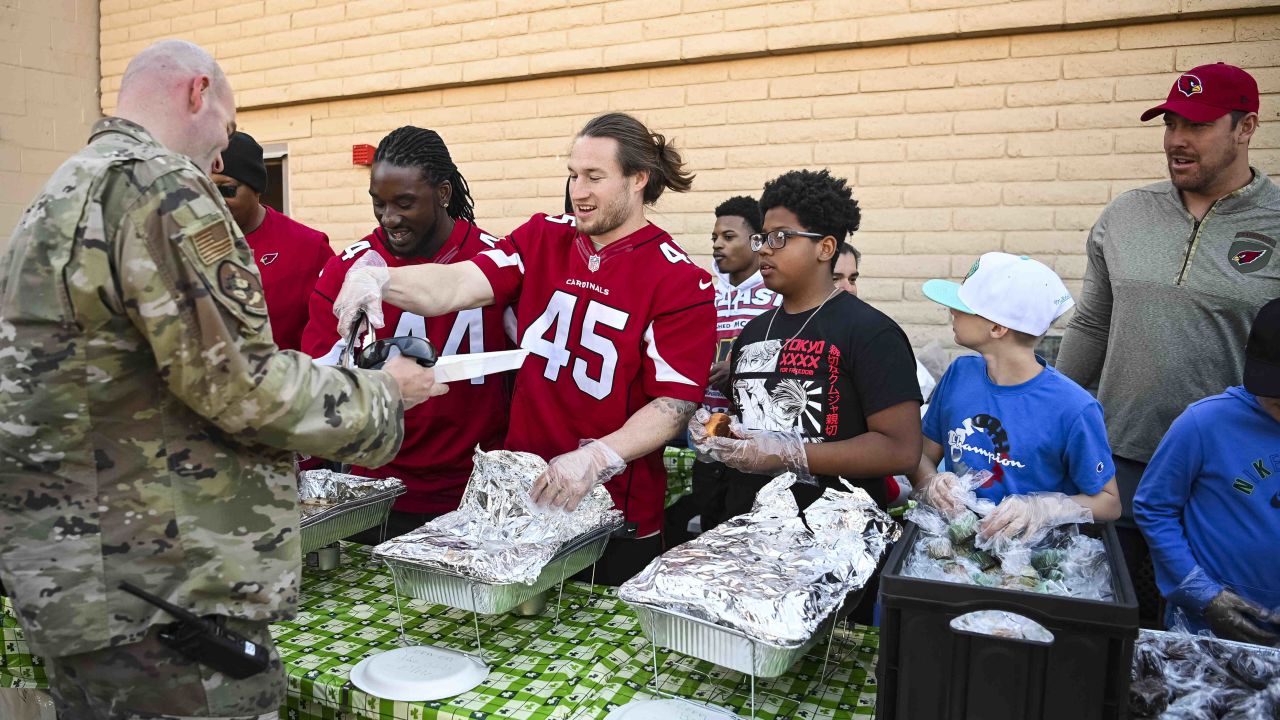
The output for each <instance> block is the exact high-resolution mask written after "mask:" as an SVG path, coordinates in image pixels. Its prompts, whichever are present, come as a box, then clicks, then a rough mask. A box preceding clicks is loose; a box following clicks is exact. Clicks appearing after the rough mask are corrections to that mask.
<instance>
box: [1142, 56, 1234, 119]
mask: <svg viewBox="0 0 1280 720" xmlns="http://www.w3.org/2000/svg"><path fill="white" fill-rule="evenodd" d="M1232 110H1243V111H1245V112H1254V113H1256V112H1258V81H1256V80H1254V79H1253V76H1252V75H1250V74H1249V73H1247V72H1245V71H1244V70H1241V69H1240V68H1238V67H1236V66H1234V65H1228V64H1226V63H1214V64H1212V65H1201V66H1199V67H1194V68H1191V69H1190V70H1188V71H1186V72H1184V73H1182V75H1180V76H1179V77H1178V79H1177V81H1176V82H1174V83H1173V87H1172V88H1170V89H1169V97H1168V99H1166V100H1165V101H1164V104H1163V105H1157V106H1156V107H1153V108H1151V109H1150V110H1148V111H1146V112H1144V113H1142V121H1143V122H1146V121H1148V120H1150V119H1151V118H1153V117H1155V116H1157V115H1163V114H1165V113H1166V112H1172V113H1177V114H1179V115H1181V116H1182V117H1184V118H1186V119H1188V120H1190V121H1191V122H1213V121H1214V120H1217V119H1218V118H1220V117H1222V116H1223V115H1226V114H1227V113H1229V112H1231V111H1232Z"/></svg>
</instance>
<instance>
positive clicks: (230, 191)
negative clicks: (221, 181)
mask: <svg viewBox="0 0 1280 720" xmlns="http://www.w3.org/2000/svg"><path fill="white" fill-rule="evenodd" d="M239 190H240V186H239V185H236V184H234V183H232V184H228V185H219V186H218V192H219V193H220V194H221V195H222V197H224V198H226V199H228V200H230V199H232V198H234V197H235V196H236V193H237V192H238V191H239Z"/></svg>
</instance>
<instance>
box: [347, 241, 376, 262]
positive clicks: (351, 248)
mask: <svg viewBox="0 0 1280 720" xmlns="http://www.w3.org/2000/svg"><path fill="white" fill-rule="evenodd" d="M372 247H373V244H372V243H370V242H369V241H368V240H359V241H356V242H353V243H351V244H350V245H348V246H347V249H346V250H343V251H342V259H343V260H351V259H352V258H354V257H355V256H357V255H359V254H360V253H362V252H364V251H365V250H368V249H369V248H372Z"/></svg>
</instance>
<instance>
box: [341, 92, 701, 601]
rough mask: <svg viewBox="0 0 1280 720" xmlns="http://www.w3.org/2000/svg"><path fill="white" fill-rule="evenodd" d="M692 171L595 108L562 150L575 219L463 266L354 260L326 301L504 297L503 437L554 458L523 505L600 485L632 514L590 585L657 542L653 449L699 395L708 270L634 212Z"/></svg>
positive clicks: (661, 480)
mask: <svg viewBox="0 0 1280 720" xmlns="http://www.w3.org/2000/svg"><path fill="white" fill-rule="evenodd" d="M691 184H692V177H691V176H690V175H689V174H688V173H686V172H685V171H684V169H683V161H682V160H681V159H680V155H679V153H677V152H676V150H675V149H674V148H673V147H672V146H671V144H670V143H669V142H668V141H667V139H666V138H665V137H663V136H662V135H660V134H658V133H654V132H652V131H650V130H649V129H648V128H646V127H645V126H644V124H643V123H641V122H640V121H638V120H636V119H635V118H633V117H631V116H629V115H624V114H622V113H609V114H606V115H601V116H599V117H596V118H594V119H593V120H591V121H590V122H588V123H587V125H586V126H585V127H584V128H583V129H582V130H581V131H579V133H578V135H577V137H576V138H574V141H573V146H572V149H571V150H570V153H569V199H570V200H571V201H572V203H573V210H574V215H556V216H547V215H541V214H539V215H535V216H534V217H533V218H532V219H531V220H529V222H527V223H525V224H524V225H522V226H520V227H519V228H517V229H516V230H515V231H514V232H512V233H511V235H509V236H508V237H506V238H503V239H502V240H500V241H497V242H496V243H495V244H494V247H493V248H492V249H488V250H486V251H485V252H483V253H481V254H480V255H478V256H476V257H475V258H474V259H472V260H471V261H468V262H458V263H453V264H449V265H439V264H434V263H432V264H425V265H414V266H410V267H390V268H387V267H361V268H356V269H354V270H352V271H351V272H349V273H347V280H346V283H345V284H344V285H343V287H342V292H341V294H340V295H339V296H338V299H337V301H336V302H335V303H334V311H335V312H336V313H337V314H338V315H339V318H340V320H339V323H338V325H339V328H346V327H348V326H349V325H350V324H351V322H352V321H353V319H354V318H355V316H356V314H357V313H358V312H359V311H361V310H364V311H365V312H366V313H368V314H369V316H370V317H371V318H374V319H375V320H376V321H377V322H382V318H381V311H382V307H383V298H384V297H385V299H386V300H387V301H388V302H390V303H391V304H393V305H396V306H399V307H402V308H405V309H406V310H410V311H412V312H416V313H419V314H421V315H424V316H432V315H442V314H447V313H453V312H457V311H459V310H464V309H467V308H481V307H487V306H490V305H497V306H503V305H506V304H515V305H516V320H517V329H518V334H519V337H520V345H521V347H523V348H526V349H528V350H530V351H531V352H530V355H529V358H528V360H526V361H525V363H524V366H523V367H521V368H520V370H519V372H518V373H517V375H516V385H515V393H514V397H513V399H512V406H511V426H510V428H509V429H508V431H507V437H506V443H505V445H506V447H507V448H508V449H511V450H523V451H527V452H532V453H535V454H537V455H540V456H542V457H545V458H549V459H550V467H549V468H548V470H547V471H546V472H545V473H544V474H543V475H542V476H541V477H540V478H539V479H538V481H537V482H536V483H535V485H534V490H533V500H534V501H535V502H539V503H543V504H548V505H552V506H564V507H567V508H570V509H572V508H574V507H576V506H577V504H578V501H579V500H581V499H582V497H583V496H584V495H586V494H587V492H588V491H590V490H591V488H593V487H595V486H596V485H600V484H604V485H605V487H606V488H608V489H609V491H610V494H611V495H612V496H613V499H614V503H615V504H616V505H617V506H618V507H619V508H620V509H621V510H622V511H623V514H624V515H625V517H626V520H627V522H628V523H629V525H628V528H627V532H626V535H628V537H627V538H626V539H619V540H615V541H614V542H611V543H609V549H608V551H607V553H606V555H605V557H604V559H603V561H602V562H601V563H600V565H599V567H598V568H597V573H596V579H597V580H598V581H600V582H606V583H610V584H618V583H621V582H622V581H624V580H626V579H627V578H629V577H631V575H634V574H635V573H636V572H638V571H639V570H640V569H642V568H643V567H644V566H645V565H646V564H647V563H648V561H649V560H650V559H652V558H653V557H655V556H656V555H658V554H659V553H661V552H662V548H663V544H662V535H661V531H662V514H663V500H664V499H665V495H666V473H665V470H664V469H663V465H662V448H663V446H664V445H665V444H666V441H667V439H668V438H670V437H672V436H674V435H676V434H677V433H679V432H680V431H681V430H683V428H684V426H685V423H686V422H687V421H688V418H689V416H690V415H691V414H692V413H693V411H694V409H695V408H696V407H697V405H698V403H699V402H700V401H701V400H702V396H703V392H704V390H705V389H706V386H707V377H708V370H709V368H710V367H711V359H712V354H713V351H714V349H715V308H714V306H713V304H712V290H711V285H712V279H711V276H710V275H709V274H707V272H706V271H705V270H702V269H701V268H699V267H698V266H696V265H695V264H694V263H693V261H692V260H690V259H689V256H688V255H686V254H685V253H684V251H683V250H681V249H680V247H679V246H678V245H676V243H675V241H674V240H672V239H671V236H670V235H668V234H667V233H666V232H665V231H663V230H662V229H661V228H658V227H657V226H655V225H653V224H652V223H650V222H649V221H648V220H646V219H645V214H644V206H645V205H649V204H652V203H654V202H656V201H657V199H658V197H659V196H661V195H662V193H663V191H664V190H666V189H668V188H670V189H672V190H675V191H677V192H684V191H686V190H688V189H689V187H690V186H691Z"/></svg>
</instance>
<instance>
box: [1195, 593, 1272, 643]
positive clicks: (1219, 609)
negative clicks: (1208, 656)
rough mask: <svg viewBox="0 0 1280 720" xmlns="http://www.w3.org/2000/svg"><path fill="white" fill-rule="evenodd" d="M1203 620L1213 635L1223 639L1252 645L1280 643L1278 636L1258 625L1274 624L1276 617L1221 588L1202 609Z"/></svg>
mask: <svg viewBox="0 0 1280 720" xmlns="http://www.w3.org/2000/svg"><path fill="white" fill-rule="evenodd" d="M1204 619H1205V622H1207V623H1209V627H1211V628H1213V634H1214V635H1216V636H1218V637H1219V638H1222V639H1223V640H1239V641H1241V642H1248V643H1254V644H1256V645H1276V644H1277V643H1280V636H1277V635H1276V634H1275V633H1274V632H1270V631H1268V630H1264V629H1262V628H1261V627H1259V623H1263V624H1268V623H1274V622H1276V621H1277V620H1278V619H1280V618H1276V617H1275V616H1274V615H1273V614H1272V613H1270V612H1268V611H1267V610H1266V608H1263V607H1260V606H1258V605H1254V604H1253V603H1251V602H1249V601H1248V600H1245V599H1244V598H1242V597H1240V596H1239V595H1236V594H1235V593H1233V592H1231V591H1230V590H1226V589H1224V590H1223V591H1222V592H1220V593H1218V595H1217V597H1215V598H1214V599H1212V600H1210V601H1209V604H1208V606H1206V607H1205V609H1204Z"/></svg>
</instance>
